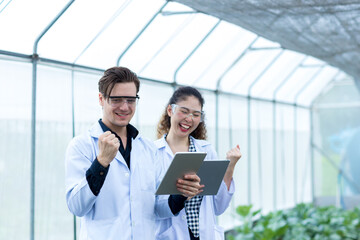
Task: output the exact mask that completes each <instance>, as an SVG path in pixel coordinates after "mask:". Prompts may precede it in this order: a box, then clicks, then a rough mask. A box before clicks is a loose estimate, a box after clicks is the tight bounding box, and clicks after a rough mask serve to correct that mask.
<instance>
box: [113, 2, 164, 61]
mask: <svg viewBox="0 0 360 240" xmlns="http://www.w3.org/2000/svg"><path fill="white" fill-rule="evenodd" d="M167 4H168V1H166V2H165V3H164V5H162V6H161V8H160V9H159V10H158V11H157V12H156V13H155V14H154V16H152V18H151V19H150V20H149V22H148V23H147V24H146V25H145V26H144V27H143V29H141V31H140V32H139V33H138V35H136V37H135V38H134V39H133V40H132V41H131V43H130V44H129V45H128V46H127V47H126V49H125V50H124V51H123V52H122V53H121V54H120V56H119V57H118V59H117V61H116V66H119V65H120V61H121V59H122V57H123V56H124V55H125V53H127V51H128V50H129V49H130V48H131V47H132V45H133V44H134V43H135V42H136V40H138V38H139V37H140V36H141V34H143V32H145V30H146V29H147V28H148V27H149V26H150V24H151V23H152V22H153V21H154V20H155V18H156V17H157V15H159V14H160V13H161V11H162V10H163V9H164V8H165V7H166V5H167Z"/></svg>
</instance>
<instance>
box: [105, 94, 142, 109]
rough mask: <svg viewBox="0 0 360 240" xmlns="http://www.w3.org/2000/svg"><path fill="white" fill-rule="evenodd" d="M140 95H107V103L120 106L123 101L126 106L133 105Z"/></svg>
mask: <svg viewBox="0 0 360 240" xmlns="http://www.w3.org/2000/svg"><path fill="white" fill-rule="evenodd" d="M139 99H140V97H139V96H138V95H136V96H109V104H110V105H111V106H112V107H121V106H123V105H124V104H125V103H126V105H128V107H135V106H136V104H137V102H138V100H139Z"/></svg>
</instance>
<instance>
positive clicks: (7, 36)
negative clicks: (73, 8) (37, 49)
mask: <svg viewBox="0 0 360 240" xmlns="http://www.w3.org/2000/svg"><path fill="white" fill-rule="evenodd" d="M67 2H68V1H65V0H52V1H46V0H33V1H27V0H17V1H9V0H7V1H0V3H1V4H0V35H1V37H0V49H1V50H6V51H12V52H18V53H24V54H29V55H30V54H31V53H32V52H33V45H34V42H35V40H36V38H37V37H38V36H39V35H40V33H41V32H42V31H43V29H44V28H45V27H46V26H47V25H48V24H49V23H50V22H51V21H52V19H53V18H54V17H55V16H56V15H57V14H58V13H59V12H60V10H61V9H63V7H64V6H65V5H66V3H67ZM45 9H46V11H44V10H45ZM56 42H58V41H56Z"/></svg>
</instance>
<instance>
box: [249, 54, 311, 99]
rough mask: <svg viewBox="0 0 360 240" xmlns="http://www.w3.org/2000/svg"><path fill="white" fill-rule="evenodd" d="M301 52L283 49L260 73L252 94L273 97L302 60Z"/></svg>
mask: <svg viewBox="0 0 360 240" xmlns="http://www.w3.org/2000/svg"><path fill="white" fill-rule="evenodd" d="M304 58H305V57H304V56H303V55H302V54H299V53H296V52H293V51H284V53H283V54H281V56H280V57H279V58H278V59H277V61H276V62H275V63H274V64H272V65H271V67H270V68H269V69H268V70H267V71H266V72H265V73H264V74H263V75H262V77H261V78H260V79H259V80H258V82H257V83H256V84H255V85H254V87H253V90H252V92H251V93H252V96H254V97H261V98H267V99H273V98H274V95H276V93H277V89H280V88H281V86H282V85H283V84H285V82H286V81H287V79H288V76H290V75H291V74H292V73H293V72H294V71H296V69H297V68H298V67H299V65H300V64H301V63H302V61H303V60H304Z"/></svg>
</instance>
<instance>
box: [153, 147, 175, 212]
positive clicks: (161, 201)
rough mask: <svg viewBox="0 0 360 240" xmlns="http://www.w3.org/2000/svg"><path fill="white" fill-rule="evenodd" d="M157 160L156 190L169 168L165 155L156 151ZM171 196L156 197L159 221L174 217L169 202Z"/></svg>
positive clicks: (156, 210)
mask: <svg viewBox="0 0 360 240" xmlns="http://www.w3.org/2000/svg"><path fill="white" fill-rule="evenodd" d="M155 159H156V163H158V164H155V166H156V171H157V172H156V189H157V188H158V187H159V185H160V183H161V180H162V179H163V177H164V176H165V173H166V170H167V168H166V166H165V161H164V159H163V154H161V153H160V152H159V151H156V155H155ZM169 196H170V195H156V199H155V201H156V202H155V213H156V216H157V217H158V218H159V219H165V218H170V217H173V216H174V214H173V213H172V212H171V209H170V206H169V202H168V200H169Z"/></svg>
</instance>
